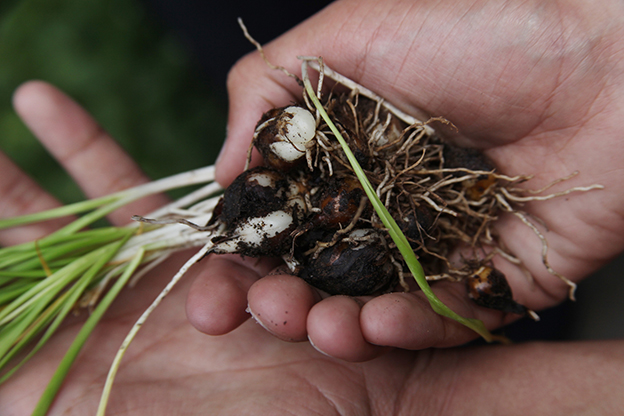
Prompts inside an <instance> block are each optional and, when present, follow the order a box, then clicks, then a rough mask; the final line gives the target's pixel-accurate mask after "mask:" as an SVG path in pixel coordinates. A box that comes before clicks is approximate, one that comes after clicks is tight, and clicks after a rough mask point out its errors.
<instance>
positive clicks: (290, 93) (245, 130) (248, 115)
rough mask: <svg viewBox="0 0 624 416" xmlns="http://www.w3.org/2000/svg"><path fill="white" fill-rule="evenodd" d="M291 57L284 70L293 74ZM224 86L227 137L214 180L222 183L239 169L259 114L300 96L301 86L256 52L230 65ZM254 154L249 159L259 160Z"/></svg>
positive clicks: (232, 176) (225, 184)
mask: <svg viewBox="0 0 624 416" xmlns="http://www.w3.org/2000/svg"><path fill="white" fill-rule="evenodd" d="M294 58H295V59H294V60H293V59H291V60H290V61H291V65H289V69H288V70H289V72H291V73H296V72H295V71H296V67H297V62H296V57H294ZM279 64H283V63H282V62H279ZM227 89H228V97H229V115H228V124H227V139H226V141H225V143H224V145H223V148H222V149H221V153H220V154H219V157H218V159H217V162H216V175H217V181H218V182H219V183H220V184H221V185H224V186H227V185H228V184H229V183H230V182H232V181H233V180H234V178H235V177H236V176H237V175H238V174H240V173H241V172H242V171H243V168H244V165H245V161H246V159H247V151H248V149H249V145H250V143H251V139H252V137H253V133H254V129H255V126H256V123H257V122H258V120H260V118H261V116H262V114H263V113H264V112H266V111H268V110H270V109H271V108H274V107H280V106H285V105H288V104H290V103H292V102H295V101H301V99H302V98H301V88H300V87H299V86H298V85H297V82H296V81H295V79H293V78H290V77H286V76H285V75H284V74H283V73H282V72H281V71H277V70H275V69H271V68H270V67H269V66H268V65H267V63H266V62H265V61H264V60H263V59H262V57H261V55H260V53H259V52H253V53H251V54H248V55H247V56H245V57H243V58H242V59H241V60H239V61H238V62H237V63H236V65H234V67H232V69H231V70H230V73H229V74H228V80H227ZM254 153H255V154H254V157H253V159H254V160H257V159H259V157H260V156H259V155H258V154H256V152H254Z"/></svg>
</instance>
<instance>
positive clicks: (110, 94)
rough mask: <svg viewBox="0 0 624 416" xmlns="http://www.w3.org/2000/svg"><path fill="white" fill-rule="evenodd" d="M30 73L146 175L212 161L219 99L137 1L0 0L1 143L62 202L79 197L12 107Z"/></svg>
mask: <svg viewBox="0 0 624 416" xmlns="http://www.w3.org/2000/svg"><path fill="white" fill-rule="evenodd" d="M29 79H42V80H45V81H48V82H50V83H52V84H54V85H56V86H57V87H59V88H61V89H62V90H63V91H65V92H66V93H68V94H69V95H70V96H72V97H73V98H74V99H76V100H77V101H78V102H79V103H80V104H82V105H83V106H84V107H85V108H86V109H87V110H88V111H89V112H91V114H93V115H94V117H95V118H96V119H97V120H98V122H99V123H100V124H101V125H102V126H103V127H104V129H106V130H107V131H108V132H109V133H110V134H111V135H112V136H113V137H115V138H116V139H117V140H118V141H119V143H120V144H121V145H122V146H123V147H124V148H125V149H126V150H127V151H128V152H129V153H130V154H131V155H132V156H133V157H134V158H135V160H137V161H138V163H139V164H140V165H141V167H142V168H143V169H144V170H145V171H146V172H147V173H148V175H150V176H151V177H152V178H159V177H163V176H167V175H171V174H174V173H178V172H182V171H186V170H190V169H194V168H198V167H200V166H204V165H207V164H211V163H213V161H214V160H215V157H216V155H217V153H218V150H219V148H220V146H221V143H222V141H223V139H224V135H225V118H226V104H225V99H224V98H223V97H222V96H219V94H216V93H214V92H213V91H212V90H211V88H210V83H209V80H207V79H206V77H205V76H204V75H203V74H202V73H201V70H200V68H199V66H198V65H197V64H196V62H194V61H193V59H192V57H191V55H190V54H189V52H188V51H187V50H186V49H185V47H184V46H183V45H182V44H181V43H180V42H179V41H178V40H177V39H176V38H175V37H174V36H173V35H172V34H170V33H168V32H167V31H165V30H164V29H163V28H162V27H160V26H159V24H158V22H157V20H156V19H154V18H152V16H150V14H149V13H148V12H147V11H146V10H145V8H144V6H143V4H141V3H140V2H139V1H138V0H19V1H17V0H8V1H7V0H4V1H2V2H1V3H0V148H1V149H2V151H4V152H5V153H7V154H8V155H9V156H10V157H11V158H12V159H13V160H15V161H16V162H17V163H18V164H19V165H20V166H21V167H22V168H23V169H25V170H26V171H27V172H29V173H30V174H31V175H32V176H33V177H34V178H35V179H36V180H37V181H39V182H40V183H41V184H42V185H43V186H44V187H45V188H46V189H48V190H49V191H50V192H52V193H53V194H55V195H56V196H57V197H59V198H60V199H61V200H62V201H64V202H73V201H76V200H79V199H81V198H82V197H83V196H82V194H81V193H80V191H79V190H78V189H77V187H76V186H75V185H73V183H72V181H71V180H70V179H69V178H68V177H67V175H66V174H65V173H64V172H63V171H62V169H61V168H60V167H59V166H58V165H57V164H56V163H55V161H54V160H53V159H52V158H51V157H50V156H49V155H48V154H47V153H46V151H45V150H44V149H43V148H42V146H41V145H39V143H38V142H37V140H36V139H35V138H34V137H33V136H32V134H30V133H29V132H28V130H27V129H26V128H25V127H24V125H23V124H22V123H21V121H20V120H19V118H18V117H17V115H16V114H15V112H14V110H13V108H12V106H11V96H12V93H13V91H14V90H15V89H16V88H17V87H18V86H19V85H20V84H21V83H22V82H24V81H27V80H29ZM111 168H114V167H113V166H111Z"/></svg>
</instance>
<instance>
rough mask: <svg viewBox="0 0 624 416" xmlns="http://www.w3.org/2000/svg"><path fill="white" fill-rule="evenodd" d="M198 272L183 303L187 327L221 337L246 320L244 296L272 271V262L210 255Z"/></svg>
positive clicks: (273, 263) (271, 260) (273, 265)
mask: <svg viewBox="0 0 624 416" xmlns="http://www.w3.org/2000/svg"><path fill="white" fill-rule="evenodd" d="M205 261H206V264H205V266H204V267H203V268H202V269H201V271H199V272H198V276H197V277H196V279H195V281H194V282H193V285H192V286H191V290H190V292H189V295H188V299H187V302H186V314H187V317H188V319H189V321H190V322H191V324H192V325H193V326H194V327H195V328H197V329H198V330H199V331H201V332H203V333H206V334H208V335H223V334H226V333H228V332H230V331H232V330H234V329H236V328H237V327H238V326H239V325H241V324H242V323H243V322H245V321H246V320H247V319H248V318H249V314H248V313H247V312H246V310H247V292H248V291H249V288H250V287H251V285H252V284H253V283H254V282H256V281H257V280H258V279H260V278H261V277H263V276H266V275H267V273H268V272H269V271H270V270H272V269H273V268H274V267H275V261H274V260H273V259H252V258H245V259H243V258H242V257H241V256H238V255H219V256H216V255H213V256H210V257H208V259H207V260H205Z"/></svg>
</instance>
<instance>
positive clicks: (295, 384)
mask: <svg viewBox="0 0 624 416" xmlns="http://www.w3.org/2000/svg"><path fill="white" fill-rule="evenodd" d="M15 101H16V107H17V109H18V111H19V113H20V114H21V116H22V117H23V118H24V120H25V121H26V123H27V124H28V125H29V127H30V128H31V129H32V130H33V131H34V132H35V134H36V135H37V136H38V137H39V139H40V140H41V141H42V142H43V143H45V144H46V146H47V147H48V148H49V149H50V150H51V152H52V153H53V154H55V155H56V156H57V157H58V158H59V160H60V162H61V164H63V166H64V167H65V168H66V169H67V170H68V171H69V172H70V173H71V174H72V175H73V176H74V177H76V178H78V180H79V182H80V183H81V185H82V187H83V189H84V190H85V192H86V193H87V194H89V195H91V196H97V195H100V194H102V193H110V192H114V191H117V190H119V189H120V188H125V187H127V186H133V185H137V184H139V183H141V182H143V181H144V180H145V177H144V176H143V175H142V174H141V172H140V170H139V169H138V168H137V167H136V165H135V164H134V163H133V162H132V161H131V160H130V159H129V158H128V156H127V155H125V154H124V152H123V151H121V150H120V149H119V148H118V147H117V146H116V145H115V144H114V142H113V141H112V140H111V139H110V138H109V137H108V136H107V135H106V134H105V133H104V132H102V130H101V129H100V128H99V127H98V126H97V124H96V123H95V122H94V121H93V120H92V119H91V118H90V117H89V116H88V115H87V114H86V113H85V112H84V111H83V110H82V109H80V108H79V107H78V106H77V105H76V104H75V103H74V102H72V101H71V100H69V99H68V98H67V97H65V96H64V95H62V94H61V93H60V92H59V91H57V90H56V89H53V88H52V87H50V86H49V85H47V84H43V83H39V82H36V83H30V84H26V85H25V86H24V87H22V88H20V90H19V91H18V92H17V94H16V100H15ZM96 149H97V150H96ZM69 155H71V157H70V156H69ZM110 160H114V161H115V163H116V165H115V166H116V167H117V168H116V169H110V165H109V164H108V163H106V161H110ZM1 169H2V171H3V173H5V175H4V177H3V178H0V180H1V181H3V182H2V189H4V191H3V192H2V196H3V198H0V201H3V206H2V215H5V214H7V213H14V212H15V210H16V209H19V212H21V213H25V212H31V211H33V210H35V209H37V210H39V209H46V208H51V207H53V206H54V205H55V204H56V202H55V201H54V200H53V198H52V197H50V196H49V195H48V194H46V193H45V192H44V191H42V190H41V189H39V188H37V187H36V185H35V184H34V183H33V182H32V181H31V180H29V179H28V178H27V176H26V175H25V174H23V173H22V172H21V171H20V170H19V169H17V168H16V167H15V166H14V165H12V164H11V163H9V161H8V160H6V159H3V160H2V165H1ZM120 170H122V171H123V172H125V175H124V179H122V178H119V177H118V176H117V174H118V172H119V171H120ZM94 172H97V173H99V174H95V173H94ZM87 177H89V178H90V179H88V180H87V179H86V178H87ZM8 178H11V179H12V180H11V183H10V185H11V186H12V187H9V183H8V182H7V181H8ZM122 180H127V181H128V182H124V183H120V182H121V181H122ZM12 189H19V190H22V191H24V192H26V193H27V194H28V195H29V196H30V198H28V199H27V200H24V199H20V198H15V197H13V195H16V193H14V192H11V190H12ZM18 193H19V192H18ZM160 198H161V197H154V199H152V200H146V201H142V202H141V205H140V206H135V207H133V208H131V209H130V211H128V212H125V213H123V212H122V213H120V214H118V216H116V217H113V218H111V220H112V221H113V222H114V223H116V224H121V223H124V222H125V221H126V220H127V218H128V217H129V215H131V214H133V213H136V212H143V211H150V210H151V209H153V208H155V207H156V206H159V205H161V204H162V203H163V202H164V201H163V200H161V199H160ZM42 201H43V202H42ZM46 201H47V202H46ZM54 227H55V226H54V225H48V226H46V228H45V229H37V230H33V229H31V231H30V234H29V235H28V236H20V235H19V234H18V233H11V234H5V233H4V232H3V233H1V234H0V241H1V242H2V243H3V244H7V243H9V242H11V243H16V242H19V240H23V239H25V238H33V237H34V238H36V237H37V236H40V235H42V234H43V233H47V232H50V231H52V230H53V229H54ZM183 258H184V255H179V256H177V257H175V258H173V259H171V260H169V261H167V262H165V263H163V264H162V265H161V266H160V267H159V268H158V269H156V270H153V271H152V272H151V273H149V274H148V275H146V276H144V277H143V279H142V280H141V281H140V282H139V283H138V285H137V286H135V287H133V288H127V289H126V290H124V291H123V292H122V293H121V294H120V295H119V297H118V298H117V300H116V301H115V303H114V304H113V305H112V307H111V308H110V310H109V312H107V313H106V315H105V316H104V318H103V319H102V321H101V322H100V324H99V325H98V327H97V328H96V330H95V331H94V333H93V334H92V336H91V337H90V339H89V341H88V342H87V343H86V345H85V347H84V349H83V351H82V352H81V355H80V356H79V357H78V359H77V360H76V362H75V363H74V366H73V367H72V369H71V371H70V373H69V376H68V377H67V379H66V380H65V383H64V384H63V387H62V388H61V390H60V391H59V394H58V396H57V398H56V400H55V401H54V403H53V405H52V408H51V409H50V413H49V415H50V416H54V415H61V414H62V415H65V416H69V415H81V416H82V415H85V414H94V412H95V409H96V407H97V405H98V401H99V398H100V393H101V391H102V388H103V385H104V380H105V378H106V374H107V372H108V369H109V366H110V364H111V362H112V359H113V357H114V355H115V353H116V352H117V349H118V348H119V345H120V344H121V342H122V340H123V338H124V337H125V335H126V334H127V332H128V331H129V329H130V327H131V326H132V325H133V323H134V322H135V321H136V319H137V318H138V316H139V315H140V314H141V313H142V312H143V310H144V309H145V308H146V307H147V306H148V305H149V304H150V303H151V301H152V300H153V299H154V298H155V297H156V295H157V294H158V292H159V291H160V290H161V288H162V287H163V286H164V284H165V283H166V282H167V281H168V280H169V279H170V278H171V276H172V275H173V274H174V273H175V271H176V270H177V268H178V267H179V266H180V264H181V263H182V262H183ZM217 259H219V257H217ZM220 259H221V260H222V261H223V263H222V264H223V266H224V267H228V268H230V267H231V265H230V264H229V263H228V262H229V261H234V260H235V259H236V256H232V257H231V258H230V259H227V258H226V257H220ZM218 265H219V263H218V262H217V261H216V260H214V261H212V263H211V267H210V268H208V270H206V269H205V268H204V267H203V265H202V264H201V263H200V264H198V265H196V266H195V267H194V268H193V269H192V270H191V272H190V273H191V274H193V273H195V274H198V273H199V274H203V273H206V272H212V271H214V270H215V269H216V267H217V266H218ZM270 267H271V265H269V264H265V265H262V266H258V271H259V272H260V273H261V274H263V273H266V269H268V268H270ZM263 268H264V269H263ZM189 277H191V276H189ZM190 286H191V280H189V279H186V280H182V282H181V283H180V285H179V286H177V287H176V288H174V290H173V291H172V292H171V294H170V295H169V297H168V298H166V299H165V300H164V301H163V303H162V304H161V305H160V307H159V308H157V309H156V311H155V312H154V313H153V314H152V316H151V317H150V319H149V320H148V321H147V323H146V324H145V325H144V327H143V330H142V331H141V332H140V333H139V335H138V336H137V338H136V339H135V341H134V343H133V344H132V345H131V346H130V348H129V349H128V352H127V354H126V358H125V359H124V361H123V362H122V365H121V368H120V370H119V373H118V374H117V378H116V383H115V385H114V387H113V390H112V395H111V399H110V403H109V406H108V413H107V414H110V415H115V414H132V415H152V416H158V415H172V414H190V415H197V414H211V415H217V414H220V415H244V414H253V415H278V414H289V415H311V414H323V415H366V414H369V415H378V414H379V415H392V414H396V415H400V414H415V413H418V414H423V415H427V414H432V415H433V414H435V415H441V414H458V413H468V414H487V413H501V412H504V413H505V414H509V415H515V414H518V415H525V414H530V413H535V411H537V410H539V412H540V413H541V414H550V413H553V414H555V413H556V414H561V413H565V414H577V413H578V412H579V411H580V410H583V409H592V410H595V411H596V412H598V413H602V412H600V411H601V410H604V411H605V412H606V411H609V410H611V411H614V409H620V408H621V405H622V403H619V402H618V400H621V396H620V395H619V390H620V387H619V386H620V383H619V382H618V380H619V378H620V375H621V373H622V370H623V369H624V357H623V356H622V354H621V351H622V342H604V343H595V342H594V343H592V342H584V343H575V344H526V345H517V346H505V347H500V346H487V347H483V348H456V349H436V350H428V351H420V352H416V353H414V352H409V351H405V350H394V351H390V352H389V353H388V354H385V355H384V356H382V357H379V358H378V359H375V360H372V361H368V362H366V363H348V362H344V361H341V360H337V359H332V358H329V357H327V356H325V355H322V354H320V353H319V352H317V351H315V350H314V349H313V348H312V347H311V346H310V344H308V343H285V342H282V341H281V340H279V339H277V338H275V337H273V336H271V335H269V334H268V333H267V332H266V331H264V330H263V329H262V328H261V327H260V326H258V325H256V324H255V323H253V322H247V323H246V324H244V325H242V326H241V327H240V328H239V329H238V330H237V331H233V332H231V333H230V334H228V335H224V336H221V337H209V336H205V335H203V334H201V333H199V332H198V331H196V330H195V329H194V328H193V327H192V326H191V325H190V324H189V322H188V321H187V320H186V318H185V316H184V300H185V298H186V297H187V295H188V291H189V290H190ZM224 307H225V306H224ZM81 323H82V319H80V317H77V318H72V319H70V320H69V321H68V322H67V323H66V324H65V325H64V326H63V327H62V328H61V329H60V330H59V331H58V332H57V334H56V335H55V336H54V337H53V338H52V339H51V340H50V341H49V342H48V343H47V344H46V345H45V346H44V347H43V348H42V349H41V350H40V351H39V352H38V354H37V355H35V356H34V357H33V358H32V359H31V360H30V361H29V362H28V363H27V364H26V365H25V366H24V367H22V368H21V369H20V370H19V372H17V373H16V374H15V375H13V376H12V377H11V378H10V379H9V380H8V381H7V382H5V383H4V384H2V385H0V409H1V410H2V415H3V416H4V415H7V416H24V415H29V414H31V412H32V409H33V408H34V406H35V404H36V402H37V400H38V398H39V396H40V395H41V393H42V391H43V389H44V388H45V385H46V383H47V382H48V380H49V379H50V377H51V375H52V373H53V372H54V370H55V368H56V366H57V364H58V362H59V361H60V359H61V357H62V356H63V354H64V353H65V351H66V350H67V348H68V346H69V345H70V344H71V342H72V341H73V338H74V336H75V335H76V333H77V331H78V330H79V329H80V325H81ZM553 376H556V380H553V379H552V377H553ZM501 379H502V380H504V382H503V383H501ZM493 391H494V392H495V394H491V392H493Z"/></svg>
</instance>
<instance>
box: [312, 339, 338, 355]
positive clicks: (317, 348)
mask: <svg viewBox="0 0 624 416" xmlns="http://www.w3.org/2000/svg"><path fill="white" fill-rule="evenodd" d="M308 342H309V343H310V345H312V347H314V349H315V350H317V351H318V352H320V353H321V354H323V355H324V356H326V357H329V358H333V357H332V356H331V355H329V354H327V353H326V352H325V351H323V350H322V349H320V348H319V347H317V346H316V345H314V342H312V338H310V336H309V335H308Z"/></svg>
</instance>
